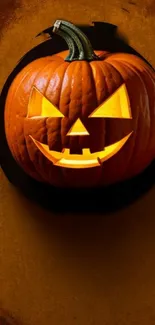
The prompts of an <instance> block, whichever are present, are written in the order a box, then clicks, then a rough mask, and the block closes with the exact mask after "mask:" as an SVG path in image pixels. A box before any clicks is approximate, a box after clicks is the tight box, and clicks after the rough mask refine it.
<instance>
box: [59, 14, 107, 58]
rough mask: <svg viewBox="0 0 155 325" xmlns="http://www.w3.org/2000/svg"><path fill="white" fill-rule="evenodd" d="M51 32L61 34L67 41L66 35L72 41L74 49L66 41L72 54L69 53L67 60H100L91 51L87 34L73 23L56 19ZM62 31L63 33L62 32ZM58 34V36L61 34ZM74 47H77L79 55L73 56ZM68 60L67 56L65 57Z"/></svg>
mask: <svg viewBox="0 0 155 325" xmlns="http://www.w3.org/2000/svg"><path fill="white" fill-rule="evenodd" d="M53 32H54V33H57V34H59V35H60V33H61V35H62V37H63V38H64V39H65V40H66V42H68V39H67V38H68V36H67V35H69V36H70V38H71V39H72V41H73V44H74V50H73V48H71V47H72V45H73V44H72V45H71V44H69V43H68V46H69V50H70V51H71V52H72V53H73V52H74V54H73V55H72V56H70V55H69V61H73V60H78V61H79V60H86V61H94V60H101V59H100V58H99V57H98V56H97V55H96V54H95V53H94V51H93V48H92V45H91V43H90V41H89V39H88V38H87V36H86V35H85V34H84V33H83V32H82V31H81V30H80V29H79V28H78V27H76V26H74V25H73V24H71V23H69V22H67V21H64V20H56V22H55V23H54V27H53ZM62 33H63V34H62ZM61 35H60V36H61ZM75 48H76V49H78V52H79V56H78V57H76V56H75V52H76V51H75ZM65 60H66V61H68V57H67V58H66V59H65Z"/></svg>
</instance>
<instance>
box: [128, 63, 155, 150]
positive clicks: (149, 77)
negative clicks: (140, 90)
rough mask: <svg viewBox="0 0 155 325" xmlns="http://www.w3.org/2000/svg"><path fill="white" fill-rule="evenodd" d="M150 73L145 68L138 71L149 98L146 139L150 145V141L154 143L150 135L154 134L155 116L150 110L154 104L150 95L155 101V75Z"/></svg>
mask: <svg viewBox="0 0 155 325" xmlns="http://www.w3.org/2000/svg"><path fill="white" fill-rule="evenodd" d="M124 63H125V64H126V65H129V63H128V62H127V61H124ZM131 65H132V64H131ZM140 67H141V68H143V66H142V65H140ZM151 72H152V71H149V69H146V68H145V69H144V71H142V70H140V69H139V73H140V74H141V77H142V79H143V82H144V84H145V88H146V91H147V94H148V92H149V91H150V93H149V96H148V100H149V114H150V135H149V138H148V144H150V141H152V142H154V141H153V140H152V139H153V134H152V133H154V132H153V130H154V126H155V114H153V112H154V110H152V109H151V107H152V105H153V104H154V102H155V101H154V100H153V99H152V98H151V96H152V93H153V92H154V99H155V75H153V74H152V73H151ZM150 88H151V90H150ZM151 99H152V103H151ZM153 122H154V123H153ZM153 124H154V125H153ZM154 137H155V136H154ZM154 140H155V139H154Z"/></svg>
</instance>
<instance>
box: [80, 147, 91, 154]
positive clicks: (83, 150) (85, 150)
mask: <svg viewBox="0 0 155 325" xmlns="http://www.w3.org/2000/svg"><path fill="white" fill-rule="evenodd" d="M82 153H83V155H90V154H91V152H90V149H89V148H84V149H82Z"/></svg>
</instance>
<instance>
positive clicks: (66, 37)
mask: <svg viewBox="0 0 155 325" xmlns="http://www.w3.org/2000/svg"><path fill="white" fill-rule="evenodd" d="M57 34H58V35H59V36H61V37H62V38H63V39H64V40H65V41H66V43H67V45H68V48H69V54H68V56H67V57H66V60H65V61H73V60H75V57H76V52H77V49H76V45H75V42H74V40H73V39H72V38H71V37H70V36H69V35H68V34H67V33H65V32H63V31H62V30H58V31H57Z"/></svg>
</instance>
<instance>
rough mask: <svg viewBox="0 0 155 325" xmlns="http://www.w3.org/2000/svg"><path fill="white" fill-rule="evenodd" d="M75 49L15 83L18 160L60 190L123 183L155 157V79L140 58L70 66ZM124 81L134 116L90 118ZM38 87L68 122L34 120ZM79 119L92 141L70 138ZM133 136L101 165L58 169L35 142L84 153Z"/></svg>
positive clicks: (9, 123)
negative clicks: (34, 95) (32, 99)
mask: <svg viewBox="0 0 155 325" xmlns="http://www.w3.org/2000/svg"><path fill="white" fill-rule="evenodd" d="M67 53H68V51H64V52H61V53H58V54H57V55H53V56H48V57H44V58H40V59H38V60H35V61H33V62H32V63H30V64H29V65H28V66H26V67H25V68H24V69H23V70H22V71H21V72H20V73H19V74H18V75H17V76H16V78H15V79H14V81H13V83H12V85H11V87H10V89H9V91H8V95H7V99H6V105H5V130H6V137H7V141H8V144H9V147H10V150H11V152H12V155H13V156H14V158H15V160H16V161H17V163H18V164H19V165H20V166H21V167H22V168H23V169H24V171H25V172H26V173H27V174H29V175H30V176H31V177H33V178H35V179H36V180H39V181H41V182H47V183H50V184H52V185H54V186H61V187H66V186H67V187H75V186H79V187H85V186H86V187H90V186H97V185H108V184H111V183H115V182H119V181H123V180H125V179H128V178H130V177H133V176H135V175H137V174H139V173H140V172H142V171H143V170H144V169H145V168H146V167H147V166H148V165H149V164H150V163H151V161H152V160H153V159H154V157H155V74H154V71H153V69H151V67H150V66H149V65H147V64H146V63H145V62H144V61H143V60H142V59H140V58H139V57H137V56H135V55H130V54H123V53H116V54H110V53H109V54H107V53H105V52H102V51H95V53H96V54H97V55H98V56H99V57H100V58H102V60H100V61H91V62H87V61H73V62H66V61H64V58H65V57H66V55H67ZM123 83H125V85H126V87H127V91H128V94H129V99H130V104H131V111H132V119H131V120H128V121H127V120H123V119H120V120H118V119H103V118H99V119H98V118H97V119H88V115H89V114H90V113H91V112H92V111H93V110H94V109H95V108H96V107H98V106H99V105H100V104H101V103H103V102H104V101H105V100H106V99H107V98H108V97H109V96H110V95H111V94H113V93H114V91H116V90H117V89H118V88H119V86H121V85H122V84H123ZM33 86H35V87H36V88H37V89H38V90H39V91H40V92H41V93H42V94H43V95H44V96H45V97H46V98H47V99H48V100H49V101H50V102H52V103H53V104H54V105H55V106H56V107H57V108H59V110H60V111H61V112H62V113H63V114H64V115H65V117H64V118H62V119H60V118H50V117H49V118H42V117H37V118H36V119H31V118H27V117H26V116H27V112H28V103H29V98H30V94H31V90H32V87H33ZM78 117H80V119H81V120H82V121H83V123H84V125H85V126H86V127H87V130H88V131H89V134H90V135H89V136H87V137H84V136H80V137H79V136H76V137H66V133H67V132H68V130H69V129H70V127H71V126H72V124H73V123H74V121H75V120H76V119H77V118H78ZM131 131H133V134H132V135H131V137H130V138H129V139H128V141H127V143H126V144H125V145H124V147H123V148H122V149H121V150H120V151H119V152H118V153H117V154H116V155H114V156H113V157H112V158H110V159H109V160H107V161H105V162H104V163H103V164H102V165H101V166H99V167H93V168H86V169H71V168H63V167H58V166H54V165H53V164H52V163H51V162H50V161H49V160H48V159H47V158H46V157H44V156H43V154H42V153H41V152H40V151H39V150H38V148H37V147H36V146H35V145H34V143H33V141H32V140H31V138H30V137H29V135H32V136H33V138H34V139H36V140H38V141H40V142H42V143H45V144H48V145H49V148H50V149H51V150H57V151H59V152H61V151H62V149H63V148H70V150H71V153H75V152H77V153H80V152H81V150H82V148H90V150H91V152H96V151H99V150H103V148H104V146H105V145H107V144H108V145H109V144H112V143H114V142H116V141H118V140H120V139H121V138H122V137H123V136H125V135H127V134H128V133H130V132H131Z"/></svg>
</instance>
